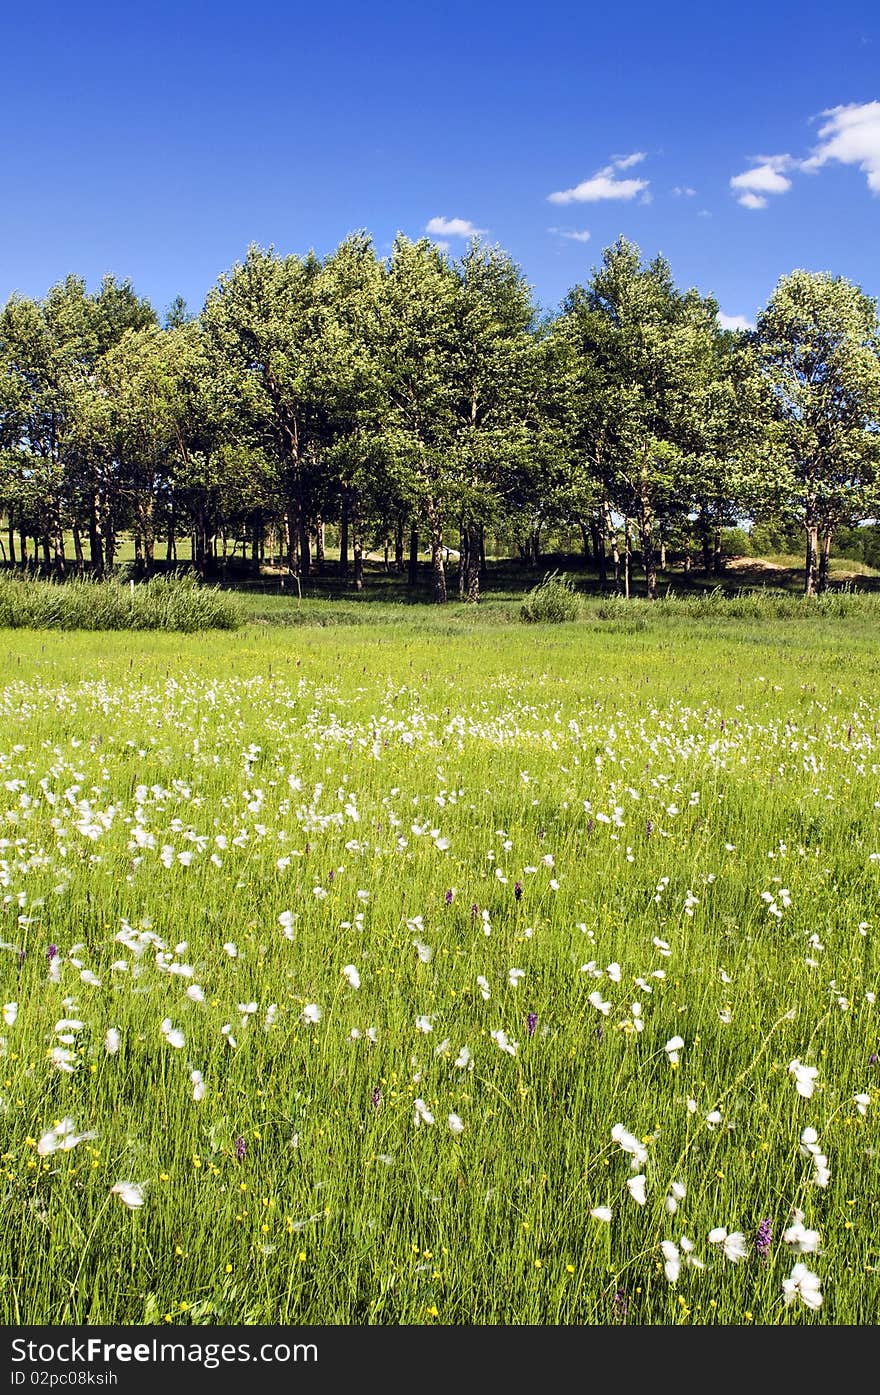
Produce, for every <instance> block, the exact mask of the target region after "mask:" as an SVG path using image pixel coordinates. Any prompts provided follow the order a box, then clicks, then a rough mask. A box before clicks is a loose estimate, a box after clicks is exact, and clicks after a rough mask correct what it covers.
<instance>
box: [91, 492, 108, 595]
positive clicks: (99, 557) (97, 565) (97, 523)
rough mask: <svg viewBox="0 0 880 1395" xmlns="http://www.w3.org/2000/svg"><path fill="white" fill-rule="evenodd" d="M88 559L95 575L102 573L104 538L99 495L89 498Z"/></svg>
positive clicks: (101, 574)
mask: <svg viewBox="0 0 880 1395" xmlns="http://www.w3.org/2000/svg"><path fill="white" fill-rule="evenodd" d="M89 561H90V562H91V564H92V571H93V572H94V573H95V575H96V576H103V575H104V561H105V559H104V538H103V535H102V531H101V496H100V495H99V494H93V495H91V497H90V499H89Z"/></svg>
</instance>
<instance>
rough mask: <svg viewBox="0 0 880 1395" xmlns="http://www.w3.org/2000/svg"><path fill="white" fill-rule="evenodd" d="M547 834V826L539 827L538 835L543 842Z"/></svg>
mask: <svg viewBox="0 0 880 1395" xmlns="http://www.w3.org/2000/svg"><path fill="white" fill-rule="evenodd" d="M546 836H547V830H546V828H539V829H538V837H539V838H540V840H541V842H542V843H543V841H544V839H545V837H546Z"/></svg>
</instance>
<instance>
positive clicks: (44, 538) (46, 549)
mask: <svg viewBox="0 0 880 1395" xmlns="http://www.w3.org/2000/svg"><path fill="white" fill-rule="evenodd" d="M40 547H41V548H42V549H43V562H44V563H45V566H46V570H47V571H48V570H49V568H50V567H51V566H52V553H51V550H50V549H51V542H50V539H49V534H48V533H42V534H40Z"/></svg>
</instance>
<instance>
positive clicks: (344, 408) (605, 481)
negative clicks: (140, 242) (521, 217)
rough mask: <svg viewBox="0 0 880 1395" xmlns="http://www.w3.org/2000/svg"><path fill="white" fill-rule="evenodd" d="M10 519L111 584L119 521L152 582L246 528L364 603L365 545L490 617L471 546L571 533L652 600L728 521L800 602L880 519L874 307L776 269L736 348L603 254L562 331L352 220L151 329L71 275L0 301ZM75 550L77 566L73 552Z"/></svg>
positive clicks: (505, 278)
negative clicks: (858, 531)
mask: <svg viewBox="0 0 880 1395" xmlns="http://www.w3.org/2000/svg"><path fill="white" fill-rule="evenodd" d="M0 366H2V374H0V384H2V385H0V512H2V514H3V516H4V520H5V530H4V531H5V534H6V538H5V547H4V551H5V552H7V554H8V556H7V559H6V560H7V565H10V566H33V565H37V566H39V567H40V569H42V570H43V571H46V572H49V573H52V574H55V575H58V576H65V575H69V574H76V575H85V574H91V575H95V576H98V577H101V576H106V575H109V574H112V572H113V570H114V567H115V565H116V560H117V553H118V540H119V535H120V533H121V532H123V531H126V532H129V531H130V532H131V533H132V535H133V537H134V545H135V557H136V563H137V566H138V568H139V570H140V571H141V572H142V573H143V574H144V575H145V576H148V575H150V574H151V572H152V571H153V570H154V567H155V565H156V549H157V547H159V546H161V545H163V544H164V546H165V549H166V560H167V561H168V562H174V561H175V560H176V557H177V544H178V541H179V540H180V539H181V538H183V537H185V536H189V539H190V544H191V558H192V564H193V566H194V567H195V569H196V571H197V572H198V573H199V574H200V575H202V576H206V575H208V574H209V573H210V572H211V571H212V569H213V568H214V567H215V566H216V564H217V562H218V560H219V559H220V558H221V557H222V558H226V557H227V556H228V549H229V544H230V540H231V541H232V545H233V550H234V549H235V547H237V546H238V544H239V543H240V542H242V541H243V540H244V541H245V542H246V545H247V547H248V549H249V551H250V556H251V559H252V562H253V565H254V566H255V567H257V568H258V567H259V561H260V558H261V557H262V556H263V554H264V551H265V548H266V540H267V538H270V539H271V550H273V551H274V550H275V549H276V547H277V550H278V552H279V553H280V555H281V557H282V558H283V564H284V565H286V567H287V570H288V572H289V573H290V574H291V575H292V576H295V577H297V578H303V577H308V576H309V575H310V574H311V573H312V570H313V569H314V568H315V567H317V568H318V569H319V570H323V569H324V565H325V557H324V533H325V526H326V525H327V524H332V525H333V527H334V529H338V540H339V562H338V564H337V566H338V570H339V572H340V573H341V574H342V575H343V576H345V577H348V578H349V579H350V582H351V584H352V586H353V587H354V588H356V589H361V588H362V587H363V577H364V555H365V552H366V551H367V550H369V549H370V547H371V546H372V545H374V544H375V542H376V540H379V542H380V544H381V542H382V541H383V540H384V545H385V549H386V557H387V556H388V555H389V550H393V555H394V564H395V566H396V567H397V568H398V570H401V571H406V570H408V571H409V578H410V582H411V583H413V584H414V579H415V568H416V566H417V558H418V552H419V549H420V545H425V546H424V550H426V551H429V552H430V557H431V582H432V595H433V599H434V600H435V601H437V602H438V603H442V602H444V601H446V599H447V597H448V594H449V587H448V580H447V576H446V563H445V553H446V548H447V546H448V543H447V541H446V540H447V539H448V538H449V537H450V536H454V537H455V539H456V542H457V543H458V547H459V554H460V555H459V594H461V595H462V596H463V597H464V598H466V599H467V600H469V601H473V602H476V601H478V600H479V599H480V594H481V584H482V578H483V576H484V567H485V548H484V539H485V534H486V530H487V529H495V530H502V531H503V532H504V533H505V534H506V535H507V536H509V537H511V538H512V539H514V540H515V544H516V546H517V547H518V549H519V552H520V555H521V557H522V558H523V559H524V560H525V561H527V562H531V563H532V564H535V563H536V562H537V560H538V556H539V550H540V538H541V534H542V531H543V530H545V529H547V528H550V527H567V528H570V529H574V530H577V531H579V532H580V534H581V536H582V538H583V541H584V549H585V551H587V549H588V548H589V550H590V552H591V554H592V557H593V560H594V561H595V564H596V567H597V569H598V575H599V580H600V583H601V585H602V587H603V589H605V587H606V586H614V587H615V588H616V589H621V588H622V587H623V585H624V581H623V579H622V578H623V577H626V578H627V582H626V590H627V593H628V592H629V586H628V576H629V571H628V567H629V559H630V557H631V555H632V554H633V553H637V554H638V555H639V559H640V564H641V568H642V570H643V572H644V577H645V592H646V595H647V597H648V599H651V600H653V599H655V598H656V596H657V573H658V559H659V557H660V556H661V554H662V553H665V549H666V548H667V546H669V547H675V548H677V549H678V550H679V551H680V552H681V553H682V555H683V556H684V557H685V558H686V562H687V561H689V559H690V557H691V555H692V554H697V553H700V554H702V558H703V561H704V564H705V565H706V566H707V567H708V566H709V564H710V562H709V559H710V558H713V557H714V558H715V559H716V565H717V559H718V557H719V554H720V538H721V534H722V530H723V529H725V528H727V527H730V526H733V525H735V524H737V523H738V522H739V521H740V520H741V519H743V518H749V519H751V520H753V521H755V522H768V523H769V522H773V523H775V524H778V525H779V526H782V527H786V528H789V529H790V528H791V527H792V526H793V525H797V527H798V528H799V529H802V530H803V539H804V592H805V594H806V595H813V594H816V593H817V592H821V591H823V590H824V589H826V587H827V585H828V575H829V573H828V562H829V557H830V555H831V549H832V543H833V539H834V537H835V533H837V532H838V530H840V529H843V528H852V527H855V526H857V525H858V524H860V523H863V522H866V521H868V520H872V519H876V518H877V517H878V516H880V325H878V318H877V305H876V301H875V300H873V299H872V298H870V297H869V296H868V295H866V294H865V292H864V291H863V290H862V289H861V288H860V287H859V286H857V285H855V284H854V283H852V282H849V281H847V280H846V279H844V278H843V277H841V276H833V275H832V274H831V273H828V272H808V271H804V270H795V271H793V272H792V273H790V274H789V275H787V276H783V277H781V278H780V280H779V281H778V283H777V285H776V287H775V289H774V291H773V293H772V295H771V296H770V298H769V300H768V302H767V305H766V306H765V307H764V308H763V309H762V310H761V311H760V312H759V314H758V316H757V320H756V325H755V328H754V330H751V331H740V330H729V329H724V328H722V326H721V325H720V323H719V319H718V304H717V301H716V300H715V299H714V298H713V297H712V296H711V295H702V294H700V293H699V292H698V291H697V290H696V289H694V288H691V289H688V290H686V291H681V290H679V289H678V288H677V287H676V286H675V284H674V282H673V279H672V273H671V270H670V267H669V264H668V263H667V262H666V260H665V259H664V258H663V257H661V256H656V257H654V258H653V259H651V260H649V261H645V260H643V259H642V256H641V253H640V251H639V248H638V247H637V246H635V244H633V243H631V242H629V241H627V240H626V239H625V238H623V237H620V238H618V239H617V241H616V242H615V243H614V244H613V245H612V246H610V247H608V248H606V249H605V251H604V252H603V254H602V261H601V264H600V265H598V266H596V267H594V268H593V269H592V272H591V275H590V277H589V279H588V280H587V281H586V283H585V284H583V285H581V284H577V285H575V286H574V287H573V288H572V289H571V290H570V291H569V292H568V294H567V295H566V297H565V299H564V300H563V302H562V304H561V306H560V309H559V310H558V312H556V313H551V314H544V315H541V314H539V312H538V309H537V306H536V304H535V301H534V299H533V295H532V292H531V289H530V287H529V286H528V284H527V283H526V281H525V279H524V276H523V273H522V271H521V270H520V268H519V267H518V266H516V265H515V263H514V262H513V261H512V260H511V258H510V256H509V255H508V254H507V253H506V252H505V251H504V250H503V249H502V248H500V247H499V246H497V245H492V246H490V245H486V244H484V243H482V242H480V241H479V240H477V239H475V240H473V241H472V242H471V243H470V244H469V245H468V248H467V250H466V251H465V252H464V253H463V255H462V256H461V257H460V258H458V259H457V260H456V259H452V258H450V257H449V256H447V255H446V253H445V252H443V251H442V250H441V249H439V248H438V247H437V246H436V245H435V244H434V243H432V242H430V241H429V240H428V239H426V238H422V239H419V240H417V241H411V240H409V239H407V238H405V237H403V236H402V235H400V236H398V238H397V239H396V241H395V243H394V247H393V251H392V252H391V255H390V256H389V257H387V258H380V257H378V256H377V254H376V252H375V249H374V247H373V243H372V240H371V238H370V236H369V235H368V234H367V233H366V232H357V233H353V234H351V235H350V236H349V237H347V238H345V239H344V240H343V241H342V242H341V243H340V245H339V246H338V247H337V248H336V249H335V250H334V251H333V252H332V253H330V254H329V255H327V256H326V257H325V258H324V259H323V260H321V259H319V258H318V257H317V256H316V255H315V254H314V253H313V252H309V253H308V254H307V255H305V256H298V255H288V256H279V255H276V253H275V251H274V248H272V247H270V248H268V249H263V248H260V247H258V246H256V245H252V246H251V247H250V248H249V249H248V252H247V254H246V256H245V258H244V260H243V261H241V262H237V263H236V264H235V265H234V267H233V268H232V269H231V270H229V271H227V272H224V273H223V274H222V275H221V276H220V277H219V278H218V280H217V282H216V284H215V285H214V287H213V288H212V289H211V290H210V291H209V293H208V296H207V298H206V300H205V304H204V306H203V308H202V310H201V312H200V313H199V314H198V315H190V314H189V313H188V312H187V309H186V306H185V304H184V302H183V301H182V300H181V298H180V297H178V298H177V300H176V301H175V302H174V303H173V304H172V306H171V308H170V310H169V311H168V312H167V314H166V316H165V319H164V322H163V323H160V321H159V317H158V315H157V314H156V311H155V310H154V309H153V307H152V306H151V305H150V304H149V302H148V301H147V300H145V299H143V298H141V297H139V296H138V295H137V293H136V292H135V290H134V288H133V286H132V284H131V282H130V281H129V280H124V281H122V282H118V281H117V280H116V278H115V277H112V276H105V277H104V278H103V280H102V282H101V285H100V288H99V289H98V290H97V291H96V292H94V293H89V292H88V291H87V289H86V285H85V282H84V280H82V279H81V278H79V277H77V276H73V275H70V276H68V277H67V278H66V279H65V280H64V281H63V282H60V283H58V284H57V285H55V286H53V287H52V288H51V289H50V290H49V291H48V293H47V295H46V296H45V297H44V298H43V299H42V300H37V299H33V298H30V297H26V296H22V295H19V294H14V295H12V296H11V297H10V298H9V300H8V301H7V303H6V305H5V306H4V307H3V309H2V312H0ZM68 540H69V546H70V548H71V549H72V556H70V555H68Z"/></svg>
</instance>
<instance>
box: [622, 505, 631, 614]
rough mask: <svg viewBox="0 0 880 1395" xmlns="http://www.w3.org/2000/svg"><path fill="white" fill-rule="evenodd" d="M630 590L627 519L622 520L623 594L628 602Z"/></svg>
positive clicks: (628, 529) (629, 530) (629, 544)
mask: <svg viewBox="0 0 880 1395" xmlns="http://www.w3.org/2000/svg"><path fill="white" fill-rule="evenodd" d="M631 590H632V530H631V528H630V523H629V519H628V518H625V519H624V520H623V594H624V597H625V599H626V600H629V597H630V592H631Z"/></svg>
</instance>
